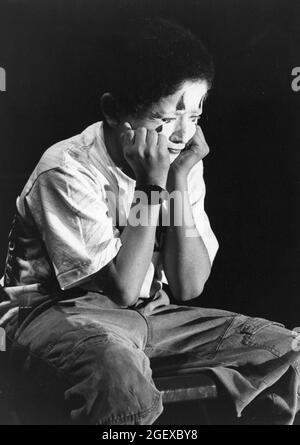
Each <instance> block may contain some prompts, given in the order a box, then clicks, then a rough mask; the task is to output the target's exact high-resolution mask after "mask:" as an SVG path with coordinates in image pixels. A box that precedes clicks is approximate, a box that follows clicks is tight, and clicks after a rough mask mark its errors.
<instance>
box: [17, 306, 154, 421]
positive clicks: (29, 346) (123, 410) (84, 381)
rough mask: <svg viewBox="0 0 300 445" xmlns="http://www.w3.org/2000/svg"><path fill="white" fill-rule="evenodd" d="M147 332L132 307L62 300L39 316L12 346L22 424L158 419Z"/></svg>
mask: <svg viewBox="0 0 300 445" xmlns="http://www.w3.org/2000/svg"><path fill="white" fill-rule="evenodd" d="M120 317H122V318H121V321H120V323H118V320H120ZM126 325H127V327H128V329H126ZM130 327H132V329H133V334H132V335H134V337H135V338H134V339H133V336H132V335H131V333H130ZM138 333H139V335H138ZM145 333H146V329H145V325H144V321H143V320H142V319H141V317H140V316H139V315H138V314H137V313H135V312H134V311H128V310H122V309H120V310H105V309H100V310H99V309H98V310H97V308H95V307H92V308H91V309H89V308H88V305H85V306H84V307H81V308H78V307H67V308H64V307H63V306H62V305H59V304H57V305H55V306H54V307H52V308H50V309H48V310H46V311H45V312H44V313H42V314H41V315H39V316H38V317H37V318H35V319H34V320H33V321H32V322H31V323H30V324H29V325H28V326H26V328H25V329H24V330H23V331H22V333H21V334H20V335H19V337H17V338H16V340H15V342H14V343H13V346H12V348H11V351H10V354H11V368H12V369H13V370H14V373H15V375H14V387H15V392H16V395H17V401H18V413H20V418H21V421H22V423H23V422H24V423H28V422H29V423H31V422H32V420H30V418H31V417H34V418H35V420H34V423H42V424H45V423H52V424H103V425H114V424H115V425H128V424H151V423H153V422H154V421H155V419H156V418H157V417H158V416H159V415H160V414H161V412H162V402H161V394H160V393H159V391H158V390H157V389H156V388H155V386H154V384H153V380H152V373H151V369H150V366H149V359H148V357H147V356H146V355H145V354H144V353H143V350H142V348H141V347H140V345H142V344H143V342H144V341H145V340H144V335H145Z"/></svg>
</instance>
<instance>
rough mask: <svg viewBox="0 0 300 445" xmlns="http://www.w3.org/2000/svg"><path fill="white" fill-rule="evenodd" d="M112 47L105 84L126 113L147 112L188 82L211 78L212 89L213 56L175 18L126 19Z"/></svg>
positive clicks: (111, 37)
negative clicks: (128, 20)
mask: <svg viewBox="0 0 300 445" xmlns="http://www.w3.org/2000/svg"><path fill="white" fill-rule="evenodd" d="M108 48H109V52H110V56H109V58H108V59H107V60H106V63H105V65H106V66H105V67H104V69H105V71H106V76H105V77H106V85H105V86H106V88H107V91H109V92H110V93H111V94H112V95H113V96H114V97H115V99H116V100H117V101H118V103H119V104H120V106H121V108H122V111H123V112H124V113H126V114H132V115H134V114H137V113H140V112H143V111H145V110H147V108H149V107H150V106H151V105H152V104H154V103H156V102H158V101H159V100H160V99H161V98H162V97H166V96H169V95H171V94H174V92H175V91H176V90H177V89H178V87H179V86H180V85H181V84H182V83H183V82H184V81H187V80H191V81H199V80H202V81H206V82H207V84H208V87H209V88H210V87H211V84H212V80H213V76H214V67H213V61H212V58H211V56H210V54H209V53H208V51H207V49H206V48H205V46H204V45H203V43H202V42H201V41H200V40H199V38H198V37H196V36H195V35H194V34H192V33H191V32H190V31H189V30H187V29H185V28H184V27H182V26H180V25H178V24H177V23H175V22H171V21H169V20H165V19H161V18H156V19H143V20H135V21H134V22H127V25H126V26H125V27H124V25H123V27H122V31H121V32H115V33H114V34H112V35H111V36H110V43H109V44H108Z"/></svg>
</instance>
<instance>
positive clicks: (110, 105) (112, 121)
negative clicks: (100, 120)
mask: <svg viewBox="0 0 300 445" xmlns="http://www.w3.org/2000/svg"><path fill="white" fill-rule="evenodd" d="M100 103H101V111H102V113H103V116H104V117H105V120H106V122H107V123H108V125H109V126H110V127H117V126H118V125H119V124H120V122H121V116H120V108H119V105H118V102H117V100H116V99H115V98H114V96H113V95H112V94H111V93H104V94H103V95H102V96H101V99H100Z"/></svg>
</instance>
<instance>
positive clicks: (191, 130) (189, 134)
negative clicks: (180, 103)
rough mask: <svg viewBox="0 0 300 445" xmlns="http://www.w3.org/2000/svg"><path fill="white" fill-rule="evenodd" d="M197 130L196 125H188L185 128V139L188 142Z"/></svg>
mask: <svg viewBox="0 0 300 445" xmlns="http://www.w3.org/2000/svg"><path fill="white" fill-rule="evenodd" d="M196 130H197V123H192V122H191V123H190V124H189V125H188V127H187V137H188V140H190V139H192V137H193V136H194V135H195V133H196Z"/></svg>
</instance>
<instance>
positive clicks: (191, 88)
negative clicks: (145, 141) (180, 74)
mask: <svg viewBox="0 0 300 445" xmlns="http://www.w3.org/2000/svg"><path fill="white" fill-rule="evenodd" d="M207 92H208V86H207V83H206V82H200V81H199V82H185V83H184V84H183V85H182V86H181V87H180V88H179V89H178V90H177V91H176V92H175V93H174V94H172V95H170V96H167V97H164V98H162V99H161V100H160V101H159V102H158V103H157V104H154V105H153V106H152V107H151V111H152V112H156V113H160V114H166V113H178V114H181V113H184V112H188V111H192V110H197V109H199V108H201V102H202V100H203V98H204V96H205V95H206V94H207Z"/></svg>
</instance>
